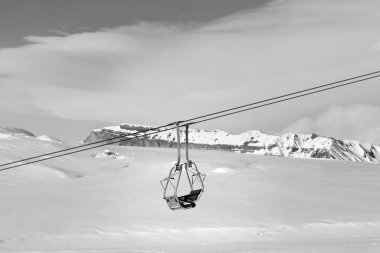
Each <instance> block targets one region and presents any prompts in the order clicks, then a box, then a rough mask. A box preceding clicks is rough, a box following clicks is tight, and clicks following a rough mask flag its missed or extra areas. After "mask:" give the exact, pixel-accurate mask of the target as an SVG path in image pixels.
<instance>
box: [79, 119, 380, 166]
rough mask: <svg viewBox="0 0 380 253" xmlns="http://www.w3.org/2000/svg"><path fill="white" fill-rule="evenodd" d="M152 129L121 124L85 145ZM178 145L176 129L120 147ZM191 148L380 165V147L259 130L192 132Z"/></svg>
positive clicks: (89, 138)
mask: <svg viewBox="0 0 380 253" xmlns="http://www.w3.org/2000/svg"><path fill="white" fill-rule="evenodd" d="M152 128H154V127H151V126H143V125H135V124H121V125H120V126H111V127H104V128H102V129H94V130H92V131H91V132H90V134H89V135H88V136H87V137H86V138H85V139H84V140H83V142H84V143H92V142H96V141H102V140H105V139H109V138H114V137H118V136H125V135H128V134H133V133H135V132H136V131H143V130H149V129H152ZM147 133H149V132H147ZM184 138H185V135H184V131H183V130H181V141H184ZM114 141H115V140H114ZM116 141H117V140H116ZM176 141H177V137H176V130H175V129H172V130H168V131H164V132H160V133H154V134H152V135H149V136H145V137H141V138H139V139H133V140H127V141H123V142H120V143H119V144H120V145H130V146H144V147H176ZM189 146H190V147H191V148H198V149H217V150H228V151H235V152H241V153H252V154H261V155H274V156H284V157H295V158H325V159H336V160H343V161H360V162H375V163H379V162H380V147H379V146H375V145H371V144H367V143H366V144H364V143H360V142H358V141H348V140H339V139H336V138H333V137H324V136H320V135H317V134H311V135H310V134H297V133H286V134H282V135H276V134H273V133H268V132H263V131H257V130H251V131H248V132H245V133H242V134H231V133H228V132H225V131H221V130H215V131H207V130H203V129H189Z"/></svg>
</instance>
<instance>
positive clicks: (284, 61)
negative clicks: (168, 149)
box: [0, 0, 380, 143]
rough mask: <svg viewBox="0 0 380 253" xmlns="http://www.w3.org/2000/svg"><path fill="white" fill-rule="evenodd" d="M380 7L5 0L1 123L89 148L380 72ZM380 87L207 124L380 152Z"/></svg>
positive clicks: (291, 0) (369, 0)
mask: <svg viewBox="0 0 380 253" xmlns="http://www.w3.org/2000/svg"><path fill="white" fill-rule="evenodd" d="M379 25H380V2H379V1H376V0H362V1H354V0H345V1H339V0H319V1H315V0H314V1H313V0H275V1H236V0H234V1H230V0H223V1H221V0H213V1H205V0H202V1H200V0H199V1H178V0H173V1H169V0H155V1H151V0H140V1H137V0H136V1H94V0H76V1H71V0H65V1H60V0H55V1H47V0H45V1H42V0H29V1H21V0H0V46H1V49H0V125H3V126H5V125H6V126H9V125H14V126H18V127H23V128H26V129H28V130H31V131H34V132H36V133H37V134H43V133H46V134H51V135H53V136H55V137H58V138H63V139H66V140H79V139H81V138H82V137H83V135H85V134H86V133H87V132H88V131H89V130H90V128H92V127H100V126H105V125H109V124H119V123H123V122H132V123H141V124H145V125H163V124H166V123H169V122H172V121H174V120H180V119H186V118H190V117H193V116H197V115H200V114H205V113H209V112H213V111H216V110H221V109H225V108H228V107H232V106H238V105H241V104H245V103H250V102H253V101H256V100H261V99H264V98H269V97H273V96H277V95H281V94H283V93H288V92H292V91H296V90H298V89H304V88H308V87H312V86H315V85H320V84H323V83H326V82H330V81H335V80H340V79H344V78H347V77H351V76H355V75H359V74H363V73H368V72H372V71H376V70H380V32H379ZM379 83H380V80H374V81H368V82H366V83H362V84H358V85H354V86H351V87H346V88H342V89H339V90H335V91H331V92H327V93H324V94H319V95H314V96H312V97H306V98H302V99H299V100H294V101H291V102H287V103H283V104H280V105H275V106H271V107H266V108H263V109H259V110H255V111H251V112H246V113H243V114H239V115H236V116H232V117H230V118H226V119H220V120H215V121H212V122H208V123H204V124H202V125H199V126H198V127H202V128H206V129H209V130H214V129H223V130H227V131H232V132H235V133H239V132H242V131H245V130H248V129H262V130H266V131H273V132H283V131H298V132H304V133H312V132H317V133H320V134H323V135H329V136H337V137H342V138H347V139H358V140H362V141H371V142H375V143H380V99H379V92H380V85H379Z"/></svg>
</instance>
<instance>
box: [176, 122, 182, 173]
mask: <svg viewBox="0 0 380 253" xmlns="http://www.w3.org/2000/svg"><path fill="white" fill-rule="evenodd" d="M179 124H180V122H179V121H178V122H176V127H177V150H178V159H177V164H176V166H179V164H180V163H181V135H180V132H179Z"/></svg>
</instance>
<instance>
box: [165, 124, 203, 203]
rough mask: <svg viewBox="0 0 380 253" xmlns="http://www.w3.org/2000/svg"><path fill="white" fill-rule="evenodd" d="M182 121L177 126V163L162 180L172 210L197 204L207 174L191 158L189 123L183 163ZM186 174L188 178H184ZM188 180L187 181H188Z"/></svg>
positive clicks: (167, 201) (186, 131)
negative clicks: (201, 171)
mask: <svg viewBox="0 0 380 253" xmlns="http://www.w3.org/2000/svg"><path fill="white" fill-rule="evenodd" d="M179 123H180V122H177V123H176V126H177V150H178V160H177V163H176V164H175V165H174V167H172V168H171V169H170V172H169V176H167V177H166V178H164V179H163V180H161V185H162V187H163V188H164V199H165V201H166V203H167V204H168V206H169V208H170V209H172V210H180V209H190V208H194V207H195V206H196V204H195V202H197V201H198V200H199V199H200V197H201V195H202V193H203V192H204V184H203V182H204V180H205V177H206V175H205V174H202V173H200V172H199V170H198V167H197V165H196V164H195V162H193V161H191V160H190V159H189V138H188V137H189V125H188V124H187V125H186V128H185V129H186V130H185V133H186V162H184V163H181V140H180V139H181V138H180V137H181V136H180V129H179V128H180V126H179ZM183 174H186V178H187V180H186V179H183ZM186 181H187V182H186Z"/></svg>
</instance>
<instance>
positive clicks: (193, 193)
mask: <svg viewBox="0 0 380 253" xmlns="http://www.w3.org/2000/svg"><path fill="white" fill-rule="evenodd" d="M201 192H202V189H199V190H193V191H191V192H190V193H189V194H187V195H184V196H181V197H178V199H179V200H180V201H186V202H194V201H197V200H198V197H199V195H200V194H201Z"/></svg>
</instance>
